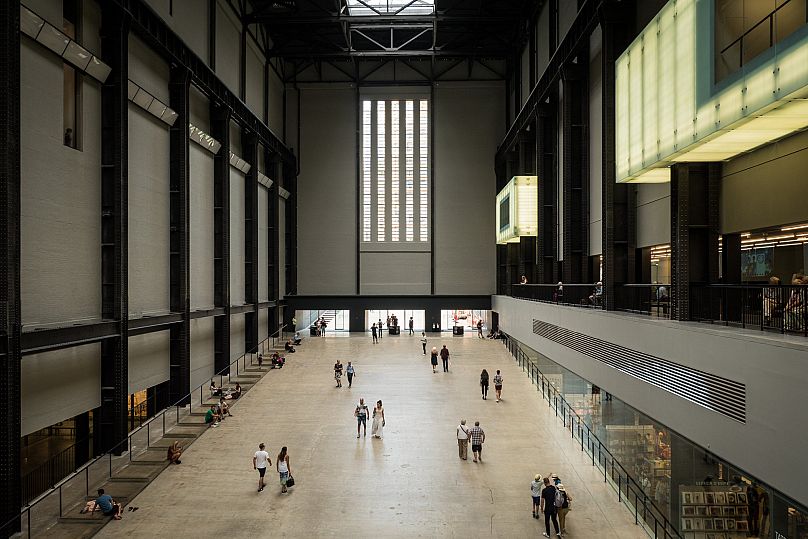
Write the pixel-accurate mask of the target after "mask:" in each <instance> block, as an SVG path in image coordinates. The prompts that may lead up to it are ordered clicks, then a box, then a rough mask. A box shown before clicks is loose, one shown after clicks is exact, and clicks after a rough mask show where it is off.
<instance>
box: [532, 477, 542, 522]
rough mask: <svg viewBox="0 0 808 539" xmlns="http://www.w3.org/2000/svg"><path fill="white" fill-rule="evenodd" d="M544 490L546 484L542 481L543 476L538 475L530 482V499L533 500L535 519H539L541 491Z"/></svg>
mask: <svg viewBox="0 0 808 539" xmlns="http://www.w3.org/2000/svg"><path fill="white" fill-rule="evenodd" d="M543 488H544V482H542V480H541V474H536V477H534V478H533V481H531V482H530V497H531V498H533V518H539V511H540V509H541V491H542V489H543Z"/></svg>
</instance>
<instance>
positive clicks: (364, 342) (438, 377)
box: [100, 333, 646, 538]
mask: <svg viewBox="0 0 808 539" xmlns="http://www.w3.org/2000/svg"><path fill="white" fill-rule="evenodd" d="M428 338H429V347H432V346H437V347H438V348H440V346H441V345H442V344H446V345H447V346H448V348H449V350H450V352H451V360H450V365H449V369H450V372H449V373H448V374H444V373H442V372H439V373H438V374H432V369H431V367H430V365H429V361H428V356H426V357H425V356H424V355H423V354H422V352H421V346H420V340H419V338H418V337H417V336H416V337H409V336H406V335H402V336H396V337H391V336H387V335H385V336H384V338H383V339H382V341H381V343H380V344H378V345H374V344H372V343H371V339H370V337H369V336H365V335H362V334H352V335H351V336H349V337H344V338H340V337H339V336H335V335H329V337H327V338H325V339H318V338H306V339H304V341H303V345H302V346H300V347H299V348H298V352H297V353H295V354H292V355H290V356H289V358H288V363H287V366H286V367H284V368H283V369H282V370H281V371H279V372H275V373H273V374H274V375H273V376H271V377H266V378H264V379H263V380H261V381H260V382H258V384H257V385H256V386H255V387H254V388H253V389H252V390H251V391H249V392H248V393H247V394H246V395H245V396H244V397H243V398H242V400H241V401H240V402H239V403H238V405H237V406H236V407H235V408H234V410H233V413H234V416H233V417H232V418H228V419H227V420H226V421H224V422H223V423H222V424H221V425H220V426H219V428H217V429H209V430H208V432H206V433H205V434H204V435H203V436H202V437H201V438H200V439H199V440H197V441H196V442H195V443H194V444H193V445H192V446H191V447H190V448H189V449H188V450H187V452H186V453H185V454H184V455H183V457H182V464H181V465H179V466H172V467H169V468H168V469H166V470H165V471H164V472H163V473H162V474H161V475H160V476H159V477H157V479H156V480H155V481H154V482H153V483H151V484H150V485H149V486H148V487H147V488H146V489H145V490H144V491H143V492H142V493H141V494H139V495H138V496H137V497H136V498H135V499H134V500H132V501H130V502H129V505H132V506H136V507H138V508H139V509H138V510H137V511H135V512H128V511H127V512H125V513H124V518H123V520H122V521H113V522H110V523H109V524H107V526H106V527H105V528H103V529H102V531H101V532H100V536H101V537H121V536H126V537H144V538H145V537H149V538H151V537H195V538H197V537H271V536H272V537H277V536H289V537H346V536H353V537H453V536H458V537H459V536H462V537H481V536H491V537H529V536H532V537H535V536H537V535H540V534H541V532H542V531H543V527H544V522H543V520H541V521H539V520H534V519H533V518H531V513H530V508H531V503H530V481H531V480H532V479H533V476H534V475H535V474H537V473H540V474H542V476H544V475H547V474H549V473H552V472H554V473H557V474H558V475H559V476H560V477H561V478H562V480H563V482H564V484H565V486H566V488H567V491H568V492H569V493H570V495H571V496H572V497H573V498H574V503H573V506H574V509H573V510H572V511H571V512H570V513H569V516H568V519H567V532H568V534H569V535H570V536H572V537H601V538H608V537H620V538H629V537H637V538H639V537H646V534H645V532H644V531H643V529H642V528H640V527H638V526H636V525H635V524H634V515H633V514H630V513H629V511H628V510H627V509H626V508H625V506H623V505H622V504H620V503H619V502H618V501H617V497H616V494H615V492H614V490H612V488H611V487H609V486H607V485H606V484H605V483H604V481H603V475H602V472H599V471H598V469H597V468H594V467H592V465H591V462H590V460H589V458H588V456H586V454H583V453H581V451H580V447H578V446H577V445H576V443H575V442H573V441H572V440H571V439H570V437H569V432H568V431H567V430H566V429H564V428H563V427H562V425H561V424H560V422H559V421H558V419H557V418H556V417H555V415H554V413H553V412H552V411H551V409H550V408H548V407H547V406H546V405H545V403H544V402H543V401H542V400H541V398H540V394H538V393H537V392H536V388H535V386H533V385H532V384H531V382H530V380H529V379H528V378H527V377H526V376H525V375H524V373H523V372H522V371H521V369H520V368H519V367H518V366H517V365H516V363H515V362H514V360H513V359H512V357H511V356H510V354H509V353H508V351H507V349H506V348H505V347H503V346H502V344H501V343H500V342H496V341H490V340H479V339H476V338H473V337H465V338H460V337H455V338H452V337H451V335H447V334H445V333H444V334H442V335H441V336H440V337H435V336H432V335H430V336H429V337H428ZM336 359H340V360H342V362H343V364H344V365H347V362H348V361H352V362H353V363H354V365H355V367H356V372H357V374H356V378H355V379H354V384H353V388H350V389H349V388H348V384H347V381H346V380H344V379H343V382H344V387H343V388H342V389H337V388H335V387H334V377H333V364H334V361H335V360H336ZM483 368H486V369H488V372H489V373H490V374H491V376H492V377H493V375H494V373H495V372H496V369H501V370H502V374H503V376H504V390H503V395H502V396H503V401H502V402H501V403H496V402H495V400H494V398H493V385H492V387H491V394H490V395H489V399H488V400H482V399H481V397H480V390H479V374H480V371H481V370H482V369H483ZM438 370H439V371H440V370H441V369H440V367H439V369H438ZM360 397H364V398H365V401H366V403H368V404H369V406H372V403H374V402H375V401H376V400H378V399H381V400H382V401H383V402H384V408H385V415H386V418H387V419H389V421H387V427H386V429H385V432H384V438H383V439H382V440H376V439H373V438H371V437H370V435H369V434H368V437H367V438H360V439H357V438H356V420H355V419H354V416H353V410H354V407H355V405H356V402H357V401H358V400H359V398H360ZM462 418H465V419H466V420H467V421H468V423H469V425H472V424H473V423H474V421H480V425H481V426H482V427H483V429H484V430H485V433H486V442H485V445H484V451H483V458H484V462H483V463H482V464H475V463H473V462H472V460H471V459H469V460H468V461H462V460H460V459H459V458H458V454H457V443H456V441H455V427H456V426H457V424H458V423H459V421H460V419H462ZM369 429H370V425H368V430H369ZM260 442H264V443H266V444H267V449H268V451H269V453H270V455H271V458H272V461H273V464H274V461H275V456H276V455H277V453H278V451H279V450H280V448H281V446H283V445H286V446H288V448H289V453H290V458H291V469H292V473H293V475H294V476H295V479H296V481H297V485H296V486H295V487H293V488H292V489H291V491H290V493H289V494H284V495H282V494H281V493H280V487H279V485H278V475H277V473H276V472H275V468H274V467H273V468H272V469H271V470H269V471H268V472H267V483H268V487H267V488H266V489H265V490H264V491H263V492H260V493H259V492H256V486H257V473H256V472H255V471H253V469H252V456H253V453H254V452H255V451H256V450H257V446H258V444H259V443H260ZM113 494H114V493H113Z"/></svg>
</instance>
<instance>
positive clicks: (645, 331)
mask: <svg viewBox="0 0 808 539" xmlns="http://www.w3.org/2000/svg"><path fill="white" fill-rule="evenodd" d="M493 309H494V310H495V311H497V312H498V313H499V323H500V327H501V328H502V330H503V331H506V332H507V333H509V334H511V335H513V336H514V337H516V338H517V339H519V340H520V341H522V342H525V343H526V344H528V345H529V346H531V347H532V348H534V349H536V350H538V351H540V352H541V353H543V354H545V355H547V356H548V357H549V358H550V359H552V360H553V361H556V362H558V363H560V364H561V365H563V366H564V367H566V368H568V369H570V370H571V371H573V372H575V373H577V374H579V375H581V376H583V377H585V378H587V379H588V380H590V381H592V382H593V383H595V384H597V385H599V386H600V387H602V388H604V389H605V390H607V391H609V393H613V394H614V395H617V396H618V397H620V398H621V399H623V400H625V401H626V402H628V403H629V404H630V405H632V406H634V407H635V408H637V409H639V410H641V411H642V412H643V413H645V414H648V415H649V416H650V417H652V418H654V419H657V420H658V421H661V422H662V423H663V424H665V425H667V426H668V427H670V428H672V429H674V430H676V431H677V432H679V433H680V434H682V435H684V436H686V437H687V438H690V439H691V440H694V441H696V442H698V443H699V444H700V445H702V446H704V447H706V448H708V449H709V450H710V452H712V453H714V454H716V455H718V456H720V457H722V458H724V459H727V460H728V461H729V462H731V463H733V464H735V465H737V466H739V467H741V468H742V469H744V470H746V471H747V472H749V473H751V474H753V475H755V476H757V477H760V478H763V479H765V480H766V481H767V482H768V483H770V484H771V485H772V486H774V487H775V488H778V489H780V490H782V491H783V492H785V493H786V494H789V495H791V496H793V497H794V498H795V499H797V500H808V484H807V483H806V482H805V481H804V479H803V477H802V476H801V475H800V474H795V473H794V470H799V469H803V468H804V460H805V451H804V448H805V447H808V433H806V431H805V429H799V428H797V429H795V428H794V425H803V424H805V422H806V421H808V408H806V407H805V406H794V404H793V399H794V396H795V395H802V394H803V393H804V388H805V386H806V384H808V371H806V369H805V364H806V360H808V345H806V343H803V342H799V343H787V342H786V341H784V340H774V341H773V340H771V339H769V338H768V337H767V336H765V335H763V334H760V335H759V336H758V335H751V334H748V333H745V334H742V333H741V332H740V331H736V330H725V329H723V328H722V329H713V328H711V327H709V326H706V325H689V324H685V323H666V324H660V323H659V322H658V321H657V320H654V319H653V318H649V317H636V316H626V315H622V314H620V313H608V312H604V311H597V310H587V309H577V308H573V307H558V306H554V305H547V304H542V303H536V302H530V301H522V300H515V299H511V298H507V297H503V296H495V297H494V298H493ZM534 318H535V319H539V320H542V321H545V322H549V323H551V324H556V325H558V326H561V327H564V328H568V329H570V330H573V331H577V332H580V333H584V334H586V335H591V336H592V337H596V338H599V339H603V340H605V341H609V342H612V343H616V344H619V345H621V346H625V347H628V348H631V349H634V350H638V351H640V352H644V353H647V354H651V355H654V356H657V357H661V358H663V359H667V360H669V361H673V362H675V363H678V364H680V365H684V366H687V367H691V368H693V369H697V370H700V371H704V372H708V373H713V374H717V375H720V376H725V377H727V378H729V379H731V380H734V381H737V382H741V383H744V384H746V388H747V389H746V402H747V415H746V417H747V420H746V424H742V423H740V422H737V421H734V420H732V419H729V418H727V417H726V416H723V415H721V414H718V413H715V412H712V411H709V410H707V409H706V408H702V407H700V406H698V405H696V404H693V403H691V402H689V401H686V400H685V399H682V398H680V397H677V396H675V395H673V394H672V393H669V392H666V391H663V390H660V389H658V388H655V387H653V386H651V385H649V384H647V383H645V382H642V381H640V380H639V379H637V378H634V377H631V376H628V375H625V374H623V373H621V372H619V371H617V370H616V369H613V368H611V367H607V366H606V365H604V364H603V363H601V362H599V361H596V360H594V359H592V358H590V357H588V356H584V355H582V354H580V353H578V352H575V351H573V350H571V349H570V348H567V347H565V346H562V345H560V344H557V343H555V342H553V341H551V340H548V339H544V338H541V337H538V336H537V335H534V334H533V325H532V322H533V319H534ZM784 410H788V411H789V413H786V414H784V413H783V411H784ZM773 447H776V448H777V458H776V459H772V458H771V455H772V448H773Z"/></svg>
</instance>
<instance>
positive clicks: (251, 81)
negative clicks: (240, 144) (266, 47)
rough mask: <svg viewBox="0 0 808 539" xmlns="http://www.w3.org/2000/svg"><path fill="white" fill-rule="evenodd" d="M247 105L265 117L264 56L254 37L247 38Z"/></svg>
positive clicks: (256, 113) (258, 114) (257, 114)
mask: <svg viewBox="0 0 808 539" xmlns="http://www.w3.org/2000/svg"><path fill="white" fill-rule="evenodd" d="M246 90H247V106H248V107H250V110H252V111H253V112H254V113H255V115H256V116H258V117H259V118H261V119H263V118H264V56H263V55H262V54H261V52H260V51H259V49H258V45H256V43H255V42H254V41H253V39H252V38H250V37H248V38H247V88H246Z"/></svg>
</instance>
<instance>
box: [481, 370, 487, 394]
mask: <svg viewBox="0 0 808 539" xmlns="http://www.w3.org/2000/svg"><path fill="white" fill-rule="evenodd" d="M480 389H481V390H482V392H483V400H485V399H486V398H487V397H488V371H487V370H485V369H483V372H481V373H480Z"/></svg>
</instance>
